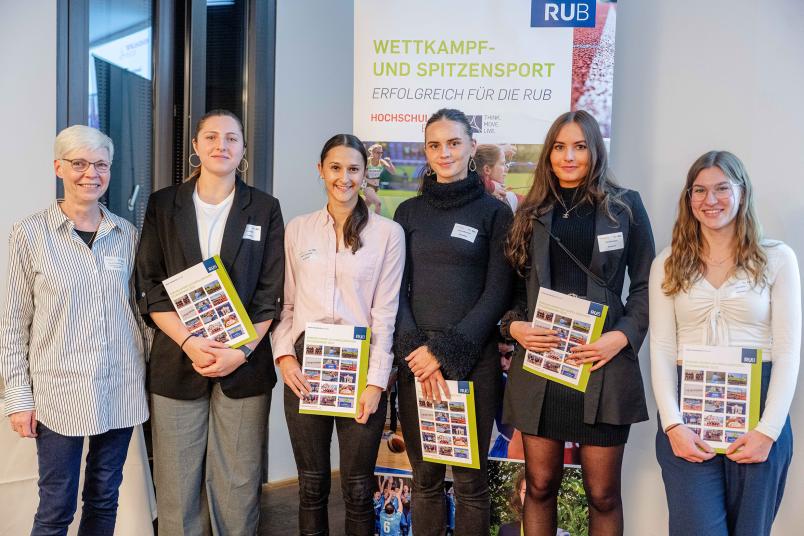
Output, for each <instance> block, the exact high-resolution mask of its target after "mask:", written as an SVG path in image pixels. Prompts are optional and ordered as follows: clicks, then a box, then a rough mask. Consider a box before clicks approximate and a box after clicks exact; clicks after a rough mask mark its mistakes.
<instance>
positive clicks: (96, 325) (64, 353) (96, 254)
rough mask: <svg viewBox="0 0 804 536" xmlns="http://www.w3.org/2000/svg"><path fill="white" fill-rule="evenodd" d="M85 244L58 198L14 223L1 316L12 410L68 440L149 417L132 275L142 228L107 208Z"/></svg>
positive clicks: (1, 368)
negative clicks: (33, 414)
mask: <svg viewBox="0 0 804 536" xmlns="http://www.w3.org/2000/svg"><path fill="white" fill-rule="evenodd" d="M101 211H102V212H103V218H102V219H101V222H100V227H99V228H98V231H97V233H96V236H95V240H94V242H93V243H92V249H90V248H88V247H87V246H86V244H85V243H84V242H83V241H82V240H81V238H80V237H79V236H78V234H77V233H76V232H75V227H74V224H73V222H72V221H71V220H70V219H68V218H67V216H66V215H65V214H64V212H62V210H61V208H60V207H59V204H58V202H55V203H53V205H51V206H50V207H49V208H48V209H47V210H44V211H42V212H39V213H37V214H34V215H33V216H29V217H28V218H25V219H24V220H22V221H20V222H17V223H16V224H14V227H13V228H12V230H11V236H10V239H9V242H10V244H9V258H8V289H7V296H6V304H5V311H4V314H3V317H2V319H0V373H1V374H2V377H3V380H4V382H5V406H6V407H5V412H6V415H10V414H12V413H16V412H18V411H29V410H33V409H35V410H36V419H37V420H38V421H40V422H42V423H43V424H44V425H45V426H47V427H48V428H50V429H51V430H53V431H55V432H57V433H59V434H62V435H67V436H82V435H95V434H101V433H103V432H106V431H107V430H110V429H115V428H123V427H128V426H134V425H137V424H140V423H142V422H144V421H145V420H147V419H148V405H147V402H146V395H145V360H144V352H143V338H142V332H141V330H140V325H139V323H138V317H137V316H136V312H135V311H136V307H135V304H134V296H133V282H132V271H133V269H134V253H135V251H136V247H137V230H136V229H135V228H134V226H132V225H131V224H130V223H129V222H127V221H125V220H124V219H122V218H120V217H118V216H116V215H114V214H112V213H111V212H109V211H108V210H107V209H106V208H105V207H103V206H101Z"/></svg>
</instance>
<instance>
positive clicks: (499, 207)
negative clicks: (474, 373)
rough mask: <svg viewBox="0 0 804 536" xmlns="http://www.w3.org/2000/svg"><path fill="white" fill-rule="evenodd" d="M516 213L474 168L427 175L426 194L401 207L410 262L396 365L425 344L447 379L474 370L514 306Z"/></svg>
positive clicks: (401, 303) (398, 214) (462, 376)
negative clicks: (452, 176) (509, 250)
mask: <svg viewBox="0 0 804 536" xmlns="http://www.w3.org/2000/svg"><path fill="white" fill-rule="evenodd" d="M512 217H513V214H512V213H511V209H510V208H509V207H508V205H506V204H505V203H503V202H501V201H499V200H497V199H495V198H493V197H491V196H490V195H488V194H487V193H486V192H485V190H484V188H483V185H482V183H481V182H480V180H479V178H478V177H477V175H476V174H470V176H469V177H468V178H466V179H464V180H461V181H458V182H454V183H449V184H442V183H438V182H436V181H435V180H434V179H432V178H426V179H425V182H424V185H423V189H422V193H421V195H419V196H417V197H414V198H412V199H408V200H407V201H405V202H403V203H402V204H401V205H399V208H397V210H396V213H395V216H394V219H395V220H396V221H397V222H398V223H399V224H400V225H401V226H402V228H403V229H404V230H405V239H406V247H407V261H406V265H405V276H404V278H403V282H402V290H401V293H400V299H399V313H398V315H397V326H396V337H395V339H396V346H395V354H396V356H397V362H398V363H400V362H401V363H404V361H403V360H404V358H405V357H406V356H407V355H408V354H409V353H410V352H411V351H412V350H414V349H415V348H417V347H418V346H421V345H422V344H425V343H426V344H427V346H428V348H429V349H430V351H431V352H432V353H433V355H435V356H436V357H437V358H438V360H439V363H440V364H441V368H442V371H443V372H444V373H445V375H446V376H447V377H448V378H449V379H465V378H466V376H468V374H469V372H470V371H471V370H472V368H473V367H474V365H475V363H476V362H477V359H478V358H479V356H480V350H481V349H482V346H483V345H484V343H485V342H486V341H487V340H488V338H489V336H490V335H491V334H492V332H493V331H494V330H495V329H496V325H497V322H498V321H499V319H500V317H501V316H502V315H503V313H504V312H505V311H506V309H507V308H508V306H509V305H510V303H509V302H510V297H511V285H512V275H513V272H512V270H511V268H510V266H509V265H508V263H507V262H506V260H505V255H504V253H503V244H504V241H505V235H506V233H507V232H508V228H509V226H510V224H511V220H512ZM475 232H476V235H475ZM456 235H459V236H456ZM473 235H475V236H473Z"/></svg>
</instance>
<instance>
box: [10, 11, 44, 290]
mask: <svg viewBox="0 0 804 536" xmlns="http://www.w3.org/2000/svg"><path fill="white" fill-rule="evenodd" d="M2 5H3V19H2V21H3V22H2V30H1V31H0V50H2V51H3V53H2V54H0V73H2V75H0V76H2V78H3V82H2V84H0V117H2V118H3V124H4V126H3V128H2V129H0V147H2V151H3V166H2V170H1V171H0V175H2V184H3V195H1V196H0V303H3V302H4V301H5V288H6V268H7V263H8V233H9V231H10V229H11V225H12V224H13V223H14V222H15V221H17V220H19V219H21V218H23V217H24V216H27V215H28V214H31V213H32V212H35V211H37V210H40V209H42V208H45V207H46V206H47V205H48V204H49V203H50V202H51V201H53V199H54V198H55V196H56V176H55V175H54V174H53V139H54V137H55V136H56V2H6V1H4V2H3V4H2Z"/></svg>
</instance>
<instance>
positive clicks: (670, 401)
mask: <svg viewBox="0 0 804 536" xmlns="http://www.w3.org/2000/svg"><path fill="white" fill-rule="evenodd" d="M650 333H651V334H650V354H651V368H652V370H651V376H652V382H653V390H654V394H655V396H656V403H657V406H658V408H659V417H660V424H659V430H658V431H657V435H656V457H657V459H658V460H659V464H660V465H661V467H662V478H663V480H664V484H665V490H666V492H667V502H668V507H669V510H670V534H671V535H676V534H678V535H680V534H683V535H686V536H689V535H696V534H701V535H704V534H706V535H708V536H711V535H723V536H728V535H743V534H744V535H749V534H750V535H752V536H753V535H760V534H769V533H770V528H771V525H772V523H773V519H774V517H775V515H776V512H777V511H778V508H779V505H780V503H781V499H782V494H783V491H784V484H785V479H786V475H787V468H788V466H789V464H790V459H791V457H792V433H791V430H790V420H789V418H788V410H789V408H790V403H791V401H792V399H793V394H794V391H795V387H796V378H797V376H798V368H799V359H800V355H799V352H800V347H801V288H800V279H799V271H798V263H797V261H796V256H795V254H794V253H793V251H792V250H791V249H790V248H789V247H788V246H786V245H785V244H783V243H781V242H778V241H770V240H764V239H763V238H762V235H761V230H760V226H759V222H758V220H757V218H756V214H755V210H754V207H753V192H752V186H751V182H750V180H749V178H748V174H747V173H746V171H745V168H744V166H743V164H742V162H741V161H740V160H739V159H738V158H737V157H736V156H734V155H733V154H731V153H728V152H725V151H711V152H708V153H706V154H704V155H703V156H701V157H700V158H699V159H698V160H696V162H695V163H694V164H693V165H692V167H691V168H690V171H689V173H688V176H687V184H686V186H685V189H684V191H683V192H682V194H681V199H680V201H679V215H678V219H677V221H676V223H675V226H674V228H673V239H672V244H671V246H670V247H668V248H666V249H665V250H664V251H663V252H661V253H660V254H659V255H658V256H657V257H656V260H655V261H654V263H653V267H652V269H651V274H650ZM685 344H698V345H700V344H703V345H713V346H736V347H744V348H745V347H747V348H756V349H760V350H762V360H763V367H762V394H761V397H760V409H761V417H760V421H759V424H758V425H757V426H756V427H755V428H754V429H753V430H751V431H749V432H748V433H746V434H745V435H743V436H741V437H740V438H739V439H737V440H736V441H734V442H733V443H732V444H731V446H730V447H729V448H728V450H727V451H726V454H725V455H718V454H715V452H714V451H713V449H712V448H711V447H710V446H709V445H708V444H707V443H706V442H704V441H703V440H702V439H701V438H700V437H699V436H698V435H697V433H696V432H694V431H693V430H692V429H691V428H690V427H688V426H687V425H686V424H685V423H684V419H683V417H682V413H681V411H680V409H679V403H678V385H679V384H678V370H680V369H678V368H677V365H679V364H680V361H677V360H678V359H679V358H680V350H681V348H682V346H683V345H685Z"/></svg>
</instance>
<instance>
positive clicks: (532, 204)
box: [505, 110, 631, 275]
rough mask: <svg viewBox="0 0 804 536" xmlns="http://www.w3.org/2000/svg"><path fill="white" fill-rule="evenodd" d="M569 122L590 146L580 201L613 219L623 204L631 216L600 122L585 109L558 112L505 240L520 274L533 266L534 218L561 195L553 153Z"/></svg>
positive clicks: (551, 206) (507, 250)
mask: <svg viewBox="0 0 804 536" xmlns="http://www.w3.org/2000/svg"><path fill="white" fill-rule="evenodd" d="M569 123H575V124H576V125H578V127H579V128H580V129H581V132H583V136H584V139H585V140H586V145H587V147H588V148H589V172H588V174H587V176H586V177H585V178H584V180H583V182H582V183H581V185H580V186H579V187H578V189H579V192H580V193H581V198H580V199H579V200H581V201H583V202H586V203H590V204H593V205H600V206H602V207H603V210H604V211H605V213H606V215H607V216H608V217H609V218H610V219H611V220H612V221H616V219H615V218H614V216H613V215H612V206H614V205H617V206H620V207H622V208H623V209H625V210H626V211H627V212H628V213H629V215H630V213H631V209H630V207H628V205H626V204H625V203H624V202H623V201H622V200H621V199H620V197H621V196H622V193H623V190H621V189H620V187H619V186H617V183H616V182H615V181H614V177H613V175H612V173H611V171H610V170H609V163H608V154H607V152H606V145H605V144H604V142H603V136H602V135H601V134H600V125H598V123H597V121H596V120H595V118H594V117H592V115H591V114H589V113H588V112H585V111H583V110H578V111H575V112H566V113H563V114H561V115H559V116H558V118H557V119H556V120H555V121H553V124H552V125H551V126H550V129H549V130H548V131H547V136H546V137H545V139H544V146H543V147H542V152H541V154H539V160H538V162H537V163H536V170H535V171H534V173H533V184H532V185H531V187H530V191H528V195H527V196H526V197H525V199H523V200H522V201H521V202H520V204H519V208H518V209H517V211H516V214H515V215H514V223H513V225H511V230H510V231H509V232H508V237H507V238H506V240H505V255H506V257H507V258H508V261H509V262H510V263H511V265H512V266H513V267H514V268H516V270H517V272H518V273H519V274H520V275H524V274H525V272H526V271H527V270H528V269H529V268H530V238H531V235H532V234H533V224H534V220H536V218H538V217H539V216H542V215H543V214H545V213H546V212H548V211H549V210H550V209H552V208H553V205H555V203H556V199H558V196H559V194H558V190H557V187H556V185H557V184H558V177H556V174H555V173H554V172H553V166H552V164H551V163H550V153H551V152H552V150H553V145H554V144H555V142H556V138H558V134H559V132H560V131H561V128H562V127H564V125H568V124H569Z"/></svg>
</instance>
